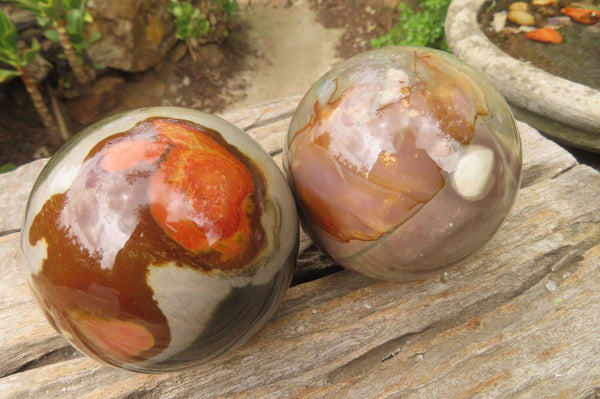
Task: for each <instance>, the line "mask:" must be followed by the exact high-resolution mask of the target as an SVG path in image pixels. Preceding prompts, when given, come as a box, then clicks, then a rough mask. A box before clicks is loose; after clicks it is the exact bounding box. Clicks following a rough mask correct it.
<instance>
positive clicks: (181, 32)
mask: <svg viewBox="0 0 600 399" xmlns="http://www.w3.org/2000/svg"><path fill="white" fill-rule="evenodd" d="M169 12H170V13H171V14H173V15H174V16H175V25H176V26H177V31H176V32H175V37H177V38H178V39H181V40H184V41H185V43H186V44H187V46H188V49H189V51H190V54H192V57H193V58H194V60H195V59H196V56H195V54H194V52H193V51H192V47H193V43H192V41H193V40H195V39H197V38H199V37H201V36H204V35H206V34H207V33H208V32H209V31H210V22H208V20H207V19H206V18H204V17H203V16H202V15H201V13H200V10H199V9H198V8H195V7H194V6H193V5H192V4H191V3H189V2H187V1H179V0H171V3H170V4H169Z"/></svg>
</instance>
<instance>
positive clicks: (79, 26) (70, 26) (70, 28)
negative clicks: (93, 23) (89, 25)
mask: <svg viewBox="0 0 600 399" xmlns="http://www.w3.org/2000/svg"><path fill="white" fill-rule="evenodd" d="M83 27H84V21H83V15H82V14H81V13H80V12H79V10H71V11H69V12H68V13H67V33H68V34H69V35H72V34H74V33H81V32H83Z"/></svg>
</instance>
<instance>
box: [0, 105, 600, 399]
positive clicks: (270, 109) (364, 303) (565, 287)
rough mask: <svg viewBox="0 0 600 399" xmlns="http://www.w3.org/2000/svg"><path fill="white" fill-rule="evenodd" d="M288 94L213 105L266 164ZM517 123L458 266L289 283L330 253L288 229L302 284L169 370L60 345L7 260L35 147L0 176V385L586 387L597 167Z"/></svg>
mask: <svg viewBox="0 0 600 399" xmlns="http://www.w3.org/2000/svg"><path fill="white" fill-rule="evenodd" d="M297 101H298V98H292V99H286V100H284V101H282V102H276V103H273V104H266V105H263V106H258V107H254V108H252V109H248V110H242V111H239V112H236V113H232V114H229V115H224V117H225V118H226V119H228V120H230V121H231V122H233V123H235V124H237V125H238V126H240V127H242V128H244V129H246V130H247V131H248V133H249V134H250V135H252V136H253V137H255V138H256V139H257V140H258V141H259V142H260V143H261V144H262V145H263V146H264V147H265V148H266V149H267V151H268V152H269V153H271V154H272V155H275V159H276V162H278V163H279V164H281V154H280V147H281V145H282V144H283V142H284V141H283V140H284V137H285V134H286V130H287V125H288V123H289V118H290V117H291V115H292V113H293V110H294V109H295V106H296V104H297ZM518 127H519V130H520V131H521V137H522V141H523V180H522V187H523V189H522V190H521V192H520V194H519V196H518V199H517V202H516V204H515V208H514V209H513V211H512V212H511V214H510V216H509V218H508V219H507V221H506V223H505V224H504V225H503V227H502V228H501V230H500V231H499V232H498V234H497V235H496V236H495V237H494V238H493V239H492V241H491V242H490V243H489V244H488V245H486V246H485V247H484V248H482V249H481V250H480V251H478V252H477V253H476V254H474V255H473V256H471V257H470V258H469V259H467V260H465V261H463V262H462V267H461V268H459V269H456V270H453V271H450V272H448V273H446V275H445V277H444V279H443V280H442V279H438V278H430V279H427V280H423V281H418V282H410V283H403V284H399V283H387V282H375V281H373V280H370V279H367V278H364V277H361V276H359V275H357V274H355V273H351V272H347V271H343V272H340V273H335V274H333V275H330V276H327V277H324V278H319V279H317V280H314V281H310V282H305V281H306V280H307V279H306V278H305V277H304V276H303V270H307V269H311V268H312V270H319V269H320V268H325V269H328V268H331V267H332V263H331V262H330V261H329V260H328V259H327V258H326V257H325V256H324V255H323V254H322V253H320V252H319V251H318V250H316V249H315V248H314V246H311V245H310V240H309V239H308V238H307V237H306V236H304V235H303V236H302V244H301V248H302V253H301V257H300V264H301V266H300V267H299V271H297V273H296V278H295V281H296V282H297V283H300V282H304V283H303V284H299V285H297V286H294V287H292V288H291V289H290V290H289V291H288V294H287V296H286V299H285V301H284V303H283V304H282V306H281V307H280V309H279V310H278V312H277V313H276V315H275V316H274V317H273V319H272V320H271V322H270V323H269V324H268V325H267V326H266V327H265V329H263V331H261V332H260V333H259V334H258V336H257V337H255V338H254V339H252V340H251V342H249V343H248V344H247V345H245V346H244V347H242V348H240V349H239V350H238V351H236V352H235V353H233V354H231V355H229V356H227V357H226V358H224V359H222V360H220V361H217V362H214V363H211V364H210V365H207V366H204V367H199V368H197V369H194V370H191V371H189V372H185V373H180V374H175V375H159V376H156V375H150V376H148V375H140V374H133V373H128V372H124V371H121V370H116V369H112V368H109V367H105V366H101V365H99V364H97V363H95V362H94V361H91V360H89V359H87V358H84V357H82V356H81V355H75V356H73V352H72V351H71V350H70V349H69V347H68V346H67V344H66V342H65V341H64V340H62V338H60V337H59V336H58V335H57V334H56V333H55V332H54V331H53V330H52V329H51V328H50V327H49V325H48V324H47V323H46V321H45V320H44V319H43V317H42V315H41V312H39V310H37V308H36V306H35V303H34V301H33V300H32V299H31V296H30V295H29V293H28V292H27V289H26V285H25V282H24V278H23V277H22V276H21V272H20V270H19V269H20V267H21V262H22V259H21V258H20V255H19V246H18V234H17V233H16V232H17V231H18V229H19V227H20V224H21V220H20V218H22V212H20V213H19V212H18V211H19V208H20V207H24V200H23V199H24V198H26V196H27V195H28V193H29V190H30V187H31V184H32V183H33V180H34V178H35V175H36V174H37V173H39V170H40V169H41V164H42V163H43V162H44V161H39V162H38V163H36V164H32V165H26V166H24V167H22V168H20V169H19V170H18V171H16V172H13V173H9V174H7V175H0V187H1V188H2V192H1V193H2V195H3V196H4V197H2V200H1V201H0V215H8V217H7V218H5V219H0V231H1V232H4V233H5V234H4V237H0V253H1V254H3V255H4V257H5V259H6V263H7V265H6V267H5V270H4V273H3V275H2V276H0V291H2V292H3V293H4V294H3V297H2V299H0V375H7V376H6V377H4V378H1V379H0V397H10V398H13V397H14V398H34V397H61V398H68V397H74V398H80V397H90V398H107V397H127V396H134V397H148V398H155V397H156V398H159V397H160V398H163V397H164V398H170V397H194V398H196V397H219V396H220V395H222V396H223V397H277V398H279V397H286V396H287V397H294V396H297V397H303V398H304V397H315V398H319V397H323V398H325V397H327V398H331V397H373V396H377V397H397V396H400V395H405V396H408V397H410V396H411V395H412V396H419V397H427V396H430V397H440V396H444V397H445V396H449V397H452V396H456V397H463V396H471V395H476V394H484V395H485V396H489V397H494V396H496V397H505V396H509V395H512V394H514V395H515V396H536V397H552V396H559V394H560V395H563V396H565V397H582V398H583V397H586V396H587V395H591V394H592V393H593V392H594V388H595V387H599V386H600V381H599V378H600V370H599V368H598V367H599V366H598V365H597V362H596V361H595V359H597V357H598V355H599V354H600V347H599V344H598V342H597V341H598V340H597V336H598V333H599V332H600V331H599V329H600V327H599V326H600V323H598V315H600V312H599V309H598V307H599V306H600V305H599V304H600V301H599V298H598V295H599V290H600V289H599V288H598V287H600V284H599V283H600V281H599V278H600V277H599V275H600V273H598V264H600V249H598V247H599V245H600V244H599V241H600V238H599V237H600V227H599V226H600V205H599V201H600V199H599V198H598V195H597V194H598V193H599V192H600V174H598V172H596V171H593V170H591V169H589V168H586V167H584V166H577V163H576V161H575V159H574V158H573V157H572V156H570V155H569V154H568V153H567V152H565V151H564V150H562V149H561V148H560V147H559V146H557V145H555V144H553V143H551V142H549V141H548V140H546V139H544V138H543V137H542V136H541V135H539V133H537V132H536V131H535V130H534V129H532V128H530V127H528V126H527V125H525V124H522V123H518ZM36 168H37V169H36ZM28 184H29V188H28V187H27V185H28ZM9 191H10V195H5V194H4V193H5V192H6V193H8V192H9ZM21 197H22V198H21ZM11 198H18V200H14V201H13V200H10V199H11ZM15 215H17V216H15ZM11 232H12V233H11ZM313 277H314V276H313ZM17 325H19V326H23V325H25V326H24V327H19V328H15V326H17ZM574 326H575V327H574ZM282 354H285V355H284V356H282ZM39 359H42V360H41V361H40V360H39ZM17 370H22V371H20V372H16V371H17ZM15 372H16V373H15ZM11 373H14V374H12V375H9V374H11Z"/></svg>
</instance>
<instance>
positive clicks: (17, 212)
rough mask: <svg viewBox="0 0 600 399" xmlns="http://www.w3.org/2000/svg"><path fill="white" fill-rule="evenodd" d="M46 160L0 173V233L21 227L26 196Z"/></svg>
mask: <svg viewBox="0 0 600 399" xmlns="http://www.w3.org/2000/svg"><path fill="white" fill-rule="evenodd" d="M47 161H48V160H47V159H39V160H37V161H35V162H31V163H28V164H26V165H23V166H21V167H20V168H18V169H17V170H15V171H13V172H10V173H2V174H0V234H2V233H6V232H10V231H16V230H18V229H20V228H21V224H22V223H23V216H24V215H25V206H26V205H27V198H28V197H29V193H30V192H31V188H32V187H33V183H34V182H35V179H36V178H37V176H38V175H39V174H40V172H41V171H42V168H43V167H44V165H45V164H46V162H47Z"/></svg>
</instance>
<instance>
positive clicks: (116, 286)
mask: <svg viewBox="0 0 600 399" xmlns="http://www.w3.org/2000/svg"><path fill="white" fill-rule="evenodd" d="M22 247H23V252H24V254H25V257H26V259H27V265H28V272H29V283H30V286H31V288H32V290H33V292H34V294H35V296H36V298H37V299H38V302H39V303H40V305H41V307H42V309H43V311H44V312H45V314H46V316H47V318H48V319H49V320H50V322H51V323H52V325H53V326H54V327H55V328H56V329H57V330H58V331H59V332H60V333H61V334H62V335H63V336H64V337H65V338H66V339H67V340H68V341H69V342H70V343H72V344H73V345H74V346H75V347H76V348H77V349H79V350H80V351H82V352H83V353H85V354H87V355H89V356H91V357H93V358H95V359H98V360H101V361H104V362H106V363H109V364H111V365H114V366H117V367H122V368H125V369H129V370H134V371H141V372H166V371H174V370H179V369H183V368H187V367H190V366H193V365H195V364H198V363H202V362H205V361H208V360H211V359H213V358H215V357H216V356H218V355H220V354H222V353H225V352H227V351H229V350H231V349H233V348H235V347H237V346H238V345H240V344H241V343H242V342H244V341H245V340H247V339H248V338H250V337H251V336H252V335H253V334H254V333H255V332H256V331H257V330H258V329H259V328H260V327H261V326H262V325H263V324H264V323H265V322H266V320H267V319H268V318H269V317H270V315H272V313H273V310H274V309H275V307H276V306H277V304H278V303H279V302H280V301H281V299H282V297H283V295H284V294H285V292H286V289H287V287H288V286H289V283H290V280H291V277H292V273H293V268H294V265H295V262H296V256H297V251H298V220H297V215H296V209H295V204H294V200H293V197H292V194H291V191H290V190H289V186H288V185H287V182H286V180H285V178H284V176H283V175H282V174H281V172H280V171H279V169H278V167H277V166H276V164H275V163H274V162H273V160H272V159H271V158H270V157H269V155H268V154H267V153H266V152H265V151H264V150H263V149H262V148H261V147H260V146H259V145H258V144H257V143H256V142H254V141H253V140H252V139H251V138H250V137H249V136H247V135H246V134H245V133H244V132H242V131H241V130H239V129H237V128H236V127H234V126H233V125H231V124H229V123H227V122H225V121H224V120H222V119H219V118H217V117H215V116H212V115H208V114H205V113H202V112H198V111H193V110H187V109H183V108H174V107H157V108H148V109H142V110H137V111H132V112H129V113H126V114H121V115H118V116H116V117H113V118H110V119H107V120H105V121H102V122H100V123H98V124H96V125H94V126H92V127H90V128H88V129H87V130H85V131H83V132H82V133H80V134H79V135H77V136H76V137H75V138H74V139H73V140H72V141H71V142H69V143H68V144H66V145H65V147H63V148H62V149H61V150H60V151H59V152H58V153H57V154H56V155H55V156H54V157H53V158H52V159H51V160H50V161H49V162H48V165H47V166H46V168H45V169H44V170H43V171H42V173H41V175H40V177H39V178H38V180H37V182H36V184H35V186H34V188H33V191H32V193H31V196H30V200H29V203H28V207H27V213H26V220H25V226H24V228H23V234H22Z"/></svg>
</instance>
